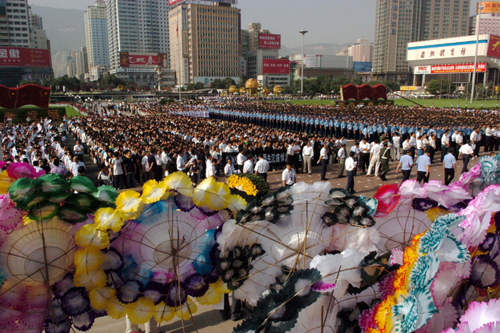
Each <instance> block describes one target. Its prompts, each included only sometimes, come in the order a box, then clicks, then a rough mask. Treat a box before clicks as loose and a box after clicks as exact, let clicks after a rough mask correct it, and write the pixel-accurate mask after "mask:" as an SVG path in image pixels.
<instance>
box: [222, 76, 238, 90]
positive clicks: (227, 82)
mask: <svg viewBox="0 0 500 333" xmlns="http://www.w3.org/2000/svg"><path fill="white" fill-rule="evenodd" d="M235 85H236V82H235V81H234V80H233V79H231V78H230V77H226V78H225V79H224V88H223V89H229V87H231V86H235Z"/></svg>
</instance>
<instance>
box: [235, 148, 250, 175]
mask: <svg viewBox="0 0 500 333" xmlns="http://www.w3.org/2000/svg"><path fill="white" fill-rule="evenodd" d="M246 160H247V158H246V156H245V155H243V152H241V151H240V152H239V153H238V156H236V164H237V166H236V169H237V170H240V171H241V172H243V164H245V161H246Z"/></svg>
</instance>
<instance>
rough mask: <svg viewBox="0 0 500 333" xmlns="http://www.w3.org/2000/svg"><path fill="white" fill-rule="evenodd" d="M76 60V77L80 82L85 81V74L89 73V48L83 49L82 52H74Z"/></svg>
mask: <svg viewBox="0 0 500 333" xmlns="http://www.w3.org/2000/svg"><path fill="white" fill-rule="evenodd" d="M72 55H73V56H74V58H75V66H76V73H75V76H76V77H77V78H78V80H80V81H83V80H84V79H85V74H87V73H88V72H89V68H88V65H87V64H88V63H87V48H86V47H82V48H81V50H80V51H76V52H73V54H72Z"/></svg>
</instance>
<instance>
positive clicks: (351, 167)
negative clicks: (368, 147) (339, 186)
mask: <svg viewBox="0 0 500 333" xmlns="http://www.w3.org/2000/svg"><path fill="white" fill-rule="evenodd" d="M354 156H355V153H354V152H353V151H351V152H350V153H349V157H348V158H347V160H346V161H345V170H346V173H347V186H346V188H345V190H346V191H347V192H349V193H351V194H353V193H356V191H354V171H355V169H356V162H355V161H354Z"/></svg>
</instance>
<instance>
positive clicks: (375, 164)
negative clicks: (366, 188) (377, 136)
mask: <svg viewBox="0 0 500 333" xmlns="http://www.w3.org/2000/svg"><path fill="white" fill-rule="evenodd" d="M381 149H382V146H381V145H380V144H379V143H378V141H377V140H376V141H375V142H374V145H373V147H372V149H371V150H370V166H369V167H368V172H367V173H366V177H369V176H371V173H372V169H373V168H375V177H378V171H379V169H380V150H381ZM346 162H347V161H346Z"/></svg>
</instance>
